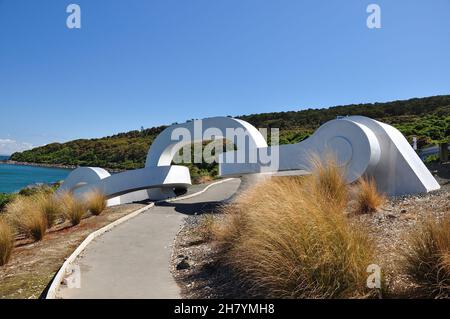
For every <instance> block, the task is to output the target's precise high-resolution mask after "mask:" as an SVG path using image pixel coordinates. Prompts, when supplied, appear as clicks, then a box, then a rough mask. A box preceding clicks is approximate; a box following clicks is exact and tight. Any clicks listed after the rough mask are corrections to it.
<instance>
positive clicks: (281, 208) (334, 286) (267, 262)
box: [214, 166, 373, 298]
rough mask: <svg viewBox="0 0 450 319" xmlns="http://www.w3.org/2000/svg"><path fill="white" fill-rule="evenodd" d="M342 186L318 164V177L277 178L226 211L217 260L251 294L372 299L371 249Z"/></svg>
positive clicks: (338, 176)
mask: <svg viewBox="0 0 450 319" xmlns="http://www.w3.org/2000/svg"><path fill="white" fill-rule="evenodd" d="M316 174H317V175H316ZM341 188H346V187H345V185H344V184H343V180H342V175H341V174H340V173H338V172H337V171H336V168H334V167H331V168H326V167H324V166H319V167H318V169H317V170H316V171H315V172H314V174H313V176H307V177H289V178H288V177H283V178H272V179H270V180H268V181H265V182H264V183H262V184H259V185H257V186H255V187H254V188H252V189H250V190H248V191H247V192H245V193H243V194H242V195H241V196H240V197H239V198H238V199H237V201H236V202H234V203H232V204H230V205H227V206H225V208H224V212H225V214H226V215H225V219H224V221H223V223H221V225H220V226H217V227H215V234H214V236H215V238H216V239H217V243H218V247H219V255H220V257H219V258H220V261H221V262H222V263H223V264H224V265H226V266H228V267H229V268H230V269H231V270H232V273H233V274H234V276H235V277H236V280H237V281H238V282H239V283H240V286H241V287H243V289H245V291H246V295H247V296H248V297H255V298H350V297H365V296H368V290H367V288H366V279H367V276H368V275H367V273H366V269H367V266H368V265H370V264H372V263H373V250H372V244H371V242H370V241H369V238H368V236H367V235H366V232H365V231H363V230H362V229H361V228H360V227H362V226H359V225H354V224H351V223H350V221H349V219H347V218H346V217H345V216H344V214H343V211H342V207H343V206H342V205H343V203H344V202H345V201H346V197H347V195H346V191H343V190H342V189H341ZM330 196H337V197H338V198H337V199H333V198H330ZM329 200H333V201H334V200H336V202H335V203H334V204H330V202H329ZM327 202H328V205H324V203H327Z"/></svg>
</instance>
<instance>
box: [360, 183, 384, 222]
mask: <svg viewBox="0 0 450 319" xmlns="http://www.w3.org/2000/svg"><path fill="white" fill-rule="evenodd" d="M385 201H386V197H385V196H384V195H382V194H380V193H379V192H378V190H377V184H376V182H375V179H374V178H372V177H363V178H361V179H360V180H359V181H358V185H357V195H356V204H357V205H356V213H357V214H368V213H373V212H376V211H377V209H378V208H379V207H380V206H381V205H383V203H384V202H385Z"/></svg>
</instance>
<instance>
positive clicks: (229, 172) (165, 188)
mask: <svg viewBox="0 0 450 319" xmlns="http://www.w3.org/2000/svg"><path fill="white" fill-rule="evenodd" d="M229 131H234V132H240V133H241V134H244V135H245V141H246V142H245V143H244V144H242V143H240V144H239V142H237V141H234V140H233V142H234V143H235V144H236V145H237V146H238V149H237V150H236V151H229V152H226V153H224V154H222V155H221V156H220V160H219V174H220V176H223V177H240V176H244V175H249V174H272V173H278V172H292V174H295V172H296V171H297V172H298V171H303V172H304V171H310V170H311V156H312V155H315V156H318V157H325V156H326V155H327V154H328V153H330V154H333V155H334V156H335V157H336V161H337V163H338V165H339V166H341V167H343V168H344V171H345V172H346V179H347V182H349V183H351V182H353V181H355V180H357V179H358V178H360V177H361V176H363V175H368V176H372V177H374V178H375V181H376V183H377V186H378V188H379V190H380V191H381V192H383V193H385V194H387V195H408V194H417V193H425V192H430V191H433V190H437V189H439V188H440V186H439V184H438V183H437V181H436V180H435V179H434V177H433V176H432V175H431V173H430V172H429V170H428V169H427V168H426V166H425V165H424V164H423V162H422V161H421V160H420V158H419V157H418V156H417V154H416V153H415V151H414V150H413V149H412V147H411V146H410V145H409V143H408V141H407V140H406V138H405V137H404V136H403V135H402V134H401V133H400V132H399V131H398V130H397V129H396V128H394V127H392V126H390V125H387V124H385V123H381V122H378V121H375V120H373V119H370V118H367V117H363V116H350V117H344V118H339V119H336V120H332V121H329V122H327V123H325V124H324V125H322V126H321V127H320V128H319V129H318V130H317V131H316V132H315V133H314V134H313V135H312V136H311V137H309V138H308V139H306V140H304V141H303V142H300V143H297V144H289V145H280V146H271V147H268V146H267V142H266V140H265V139H264V137H263V136H262V134H261V133H260V132H259V131H258V130H257V129H256V128H255V127H254V126H252V125H251V124H249V123H247V122H245V121H242V120H238V119H234V118H229V117H215V118H207V119H204V120H200V121H193V122H188V123H184V124H178V125H173V126H170V127H168V128H167V129H165V130H164V131H163V132H162V133H161V134H160V135H158V137H157V138H156V139H155V140H154V142H153V144H152V145H151V147H150V150H149V152H148V156H147V161H146V165H145V168H143V169H138V170H133V171H126V172H123V173H118V174H114V175H110V174H109V173H108V172H107V171H106V170H104V169H101V168H92V167H82V168H78V169H76V170H74V171H73V172H72V173H71V174H70V175H69V176H68V178H67V179H66V181H65V182H64V183H63V185H62V186H61V188H60V190H61V191H73V192H74V193H75V194H76V195H77V196H82V195H83V194H86V193H87V192H89V191H91V190H92V189H98V190H100V191H102V192H103V193H104V194H105V195H106V196H107V197H108V198H109V199H110V200H109V202H108V204H109V205H117V204H123V203H128V202H133V201H139V200H145V199H148V198H150V199H162V198H167V197H172V196H174V195H175V194H174V192H173V190H174V189H175V188H184V189H186V188H187V187H189V186H190V185H191V178H190V174H189V169H188V168H187V167H185V166H179V165H171V164H172V160H173V158H174V156H175V154H176V153H177V152H178V151H179V150H180V149H181V148H182V147H183V146H185V145H190V144H192V143H196V142H202V141H205V140H211V139H214V138H227V137H228V136H229V135H228V134H227V132H229ZM180 132H181V133H183V134H180ZM237 138H239V136H238V137H237Z"/></svg>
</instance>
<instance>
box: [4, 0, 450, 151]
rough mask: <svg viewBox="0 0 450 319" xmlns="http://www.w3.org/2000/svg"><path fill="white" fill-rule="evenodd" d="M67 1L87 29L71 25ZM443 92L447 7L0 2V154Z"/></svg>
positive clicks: (168, 0) (424, 3) (325, 2)
mask: <svg viewBox="0 0 450 319" xmlns="http://www.w3.org/2000/svg"><path fill="white" fill-rule="evenodd" d="M70 3H77V4H79V5H80V6H81V13H82V17H81V23H82V28H81V29H80V30H70V29H68V28H67V27H66V18H67V16H68V14H67V13H66V7H67V5H68V4H70ZM370 3H377V4H379V5H380V6H381V9H382V16H381V18H382V28H381V29H379V30H370V29H368V28H367V26H366V19H367V16H368V14H367V13H366V7H367V5H368V4H370ZM449 93H450V1H449V0H433V1H429V0H420V1H419V0H396V1H392V0H386V1H380V0H371V1H364V0H340V1H337V0H334V1H330V0H321V1H318V0H308V1H302V0H291V1H288V0H282V1H279V0H264V1H262V0H190V1H186V0H158V1H156V0H145V1H144V0H127V1H125V0H115V1H111V0H108V1H107V0H70V1H62V0H39V1H29V0H0V153H9V152H11V150H15V149H20V148H24V147H29V146H30V145H33V146H36V145H42V144H47V143H49V142H53V141H67V140H71V139H75V138H89V137H101V136H105V135H111V134H114V133H117V132H121V131H128V130H131V129H139V128H140V127H141V126H144V127H151V126H155V125H160V124H170V123H172V122H176V121H178V122H182V121H185V120H186V119H190V118H202V117H208V116H216V115H241V114H249V113H261V112H273V111H287V110H298V109H303V108H308V107H326V106H332V105H340V104H348V103H359V102H376V101H388V100H395V99H405V98H411V97H421V96H430V95H438V94H449Z"/></svg>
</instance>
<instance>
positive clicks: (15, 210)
mask: <svg viewBox="0 0 450 319" xmlns="http://www.w3.org/2000/svg"><path fill="white" fill-rule="evenodd" d="M6 216H7V217H8V218H9V219H10V220H11V221H12V224H13V225H14V226H15V227H16V228H17V231H18V232H19V233H23V234H25V235H26V236H28V237H30V238H33V239H34V240H36V241H39V240H41V239H43V238H44V236H45V233H46V231H47V217H46V215H45V213H44V212H42V210H41V209H40V207H39V205H38V204H37V203H36V201H35V197H34V196H30V197H25V196H20V197H17V198H15V199H14V200H13V201H12V202H11V203H9V204H8V205H7V206H6Z"/></svg>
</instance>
